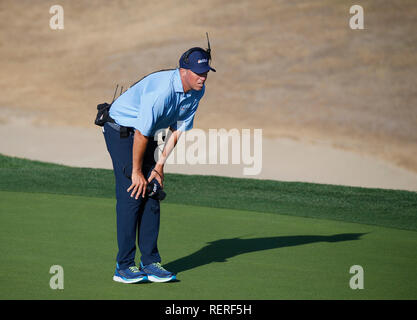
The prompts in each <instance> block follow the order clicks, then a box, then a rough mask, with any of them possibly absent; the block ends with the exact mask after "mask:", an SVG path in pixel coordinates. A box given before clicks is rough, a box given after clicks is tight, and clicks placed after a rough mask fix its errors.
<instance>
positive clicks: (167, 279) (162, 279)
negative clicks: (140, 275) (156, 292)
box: [148, 275, 177, 282]
mask: <svg viewBox="0 0 417 320" xmlns="http://www.w3.org/2000/svg"><path fill="white" fill-rule="evenodd" d="M176 279H177V277H176V276H172V277H169V278H158V277H156V276H151V275H148V280H149V281H151V282H169V281H173V280H176Z"/></svg>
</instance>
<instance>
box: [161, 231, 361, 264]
mask: <svg viewBox="0 0 417 320" xmlns="http://www.w3.org/2000/svg"><path fill="white" fill-rule="evenodd" d="M364 234H365V233H342V234H335V235H332V236H313V235H301V236H280V237H268V238H255V239H240V238H231V239H220V240H216V241H212V242H209V243H208V245H206V246H205V247H203V248H201V249H200V250H198V251H196V252H194V253H192V254H190V255H188V256H185V257H183V258H180V259H177V260H174V261H171V262H169V263H168V264H166V265H164V267H165V268H166V269H167V270H170V271H173V272H183V271H186V270H190V269H194V268H198V267H201V266H204V265H206V264H209V263H212V262H226V261H227V259H228V258H232V257H235V256H237V255H240V254H243V253H249V252H255V251H262V250H269V249H277V248H284V247H292V246H300V245H303V244H309V243H315V242H341V241H352V240H360V237H361V236H363V235H364Z"/></svg>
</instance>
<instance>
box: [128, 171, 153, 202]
mask: <svg viewBox="0 0 417 320" xmlns="http://www.w3.org/2000/svg"><path fill="white" fill-rule="evenodd" d="M147 185H148V181H147V180H146V179H145V177H144V176H143V173H142V172H141V171H135V172H132V184H131V185H130V187H129V188H128V189H127V192H130V191H132V193H131V195H130V196H131V197H132V198H133V197H135V199H136V200H137V199H138V198H139V196H140V195H142V198H145V195H146V187H147ZM135 195H136V196H135Z"/></svg>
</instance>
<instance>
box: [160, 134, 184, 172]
mask: <svg viewBox="0 0 417 320" xmlns="http://www.w3.org/2000/svg"><path fill="white" fill-rule="evenodd" d="M169 132H170V135H169V136H168V137H167V141H166V142H165V145H164V149H163V150H162V154H161V155H160V157H159V159H158V162H157V164H156V167H159V168H163V167H164V164H165V162H166V160H167V159H168V157H169V155H170V154H171V152H172V150H173V149H174V148H175V146H176V145H177V142H178V139H179V138H180V136H181V131H179V130H175V131H172V132H171V131H169Z"/></svg>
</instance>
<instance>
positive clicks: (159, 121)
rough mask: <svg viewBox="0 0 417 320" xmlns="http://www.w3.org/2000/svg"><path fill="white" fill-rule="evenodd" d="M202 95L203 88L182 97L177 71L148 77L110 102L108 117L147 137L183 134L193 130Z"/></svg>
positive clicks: (182, 92)
mask: <svg viewBox="0 0 417 320" xmlns="http://www.w3.org/2000/svg"><path fill="white" fill-rule="evenodd" d="M204 91H205V86H203V89H201V90H200V91H196V90H190V91H189V92H187V93H184V89H183V86H182V82H181V78H180V72H179V69H174V70H167V71H159V72H155V73H151V74H150V75H148V76H146V77H145V78H143V79H142V80H140V81H139V82H138V83H136V84H135V85H133V86H132V87H131V88H129V89H128V90H127V91H126V92H124V93H123V94H122V95H121V96H120V97H118V98H117V99H116V100H115V101H114V102H113V104H112V106H111V108H110V117H112V118H113V119H114V120H115V122H116V123H117V124H119V125H121V126H125V127H133V128H135V129H137V130H139V131H140V132H141V133H142V134H143V135H144V136H147V137H152V136H154V135H155V133H156V132H157V131H158V130H160V129H166V128H168V127H172V128H173V129H174V130H176V129H177V130H180V131H187V130H190V129H192V128H193V122H194V115H195V112H196V111H197V107H198V103H199V102H200V99H201V98H202V97H203V95H204Z"/></svg>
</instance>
